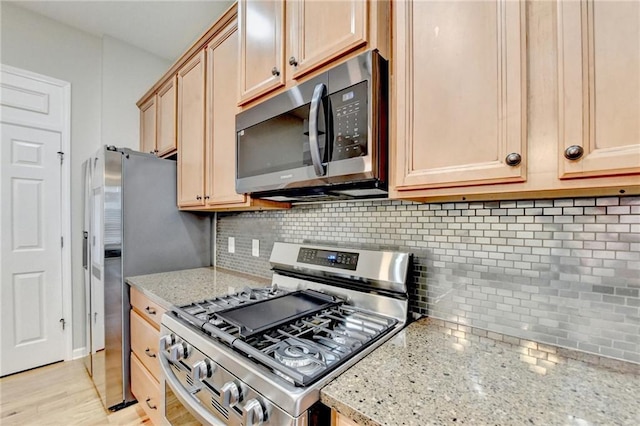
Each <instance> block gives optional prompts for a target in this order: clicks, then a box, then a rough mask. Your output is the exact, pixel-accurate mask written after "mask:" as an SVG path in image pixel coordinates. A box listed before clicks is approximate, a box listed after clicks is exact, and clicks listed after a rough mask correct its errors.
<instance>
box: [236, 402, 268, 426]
mask: <svg viewBox="0 0 640 426" xmlns="http://www.w3.org/2000/svg"><path fill="white" fill-rule="evenodd" d="M242 417H243V420H244V426H260V425H261V424H262V423H264V420H265V413H264V408H263V407H262V404H260V401H258V400H257V399H250V400H249V401H247V403H246V404H245V405H244V408H243V409H242Z"/></svg>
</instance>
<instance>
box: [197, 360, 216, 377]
mask: <svg viewBox="0 0 640 426" xmlns="http://www.w3.org/2000/svg"><path fill="white" fill-rule="evenodd" d="M215 369H216V367H215V365H213V364H211V361H209V360H208V359H205V360H203V361H198V362H196V363H195V364H194V365H193V379H194V380H204V379H208V378H209V377H211V376H212V375H213V372H214V371H215Z"/></svg>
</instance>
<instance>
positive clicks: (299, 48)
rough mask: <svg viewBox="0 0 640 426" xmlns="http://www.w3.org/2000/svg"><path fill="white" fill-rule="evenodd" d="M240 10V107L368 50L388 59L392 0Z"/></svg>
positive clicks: (248, 1)
mask: <svg viewBox="0 0 640 426" xmlns="http://www.w3.org/2000/svg"><path fill="white" fill-rule="evenodd" d="M238 5H239V6H238V13H239V22H240V24H239V31H240V84H239V87H240V95H239V98H240V99H239V104H240V105H242V104H246V103H248V102H250V101H253V100H255V99H257V98H259V97H261V96H263V95H265V94H267V93H273V92H274V90H276V89H279V88H282V87H284V86H286V87H291V86H295V85H296V84H297V80H298V79H301V78H304V77H305V76H307V75H310V74H312V73H314V72H315V71H318V72H319V71H320V70H322V69H326V68H327V67H330V66H333V65H334V64H335V60H341V59H346V57H347V56H349V57H350V56H351V54H354V55H355V54H357V53H360V52H362V51H363V50H366V49H374V48H377V49H379V50H380V52H381V53H382V56H384V57H385V58H389V50H390V47H389V43H390V42H389V40H390V26H389V24H390V23H389V17H390V8H391V6H390V2H389V1H388V0H380V1H369V0H344V1H318V0H295V1H284V0H268V1H265V0H240V1H239V3H238ZM285 17H286V18H285Z"/></svg>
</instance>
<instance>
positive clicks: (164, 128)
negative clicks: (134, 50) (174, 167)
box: [156, 77, 178, 157]
mask: <svg viewBox="0 0 640 426" xmlns="http://www.w3.org/2000/svg"><path fill="white" fill-rule="evenodd" d="M176 81H177V77H173V78H171V79H170V80H169V81H167V82H166V83H165V84H164V85H163V86H162V87H160V89H158V115H157V117H158V126H157V129H158V135H157V142H156V146H157V150H158V156H159V157H163V156H165V155H167V154H170V153H172V152H173V151H175V150H176V148H177V145H176V108H177V105H178V93H177V91H176Z"/></svg>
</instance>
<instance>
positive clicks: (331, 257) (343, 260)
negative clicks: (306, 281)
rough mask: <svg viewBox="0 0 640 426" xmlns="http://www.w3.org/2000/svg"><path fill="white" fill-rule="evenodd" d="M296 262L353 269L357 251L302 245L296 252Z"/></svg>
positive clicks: (355, 264)
mask: <svg viewBox="0 0 640 426" xmlns="http://www.w3.org/2000/svg"><path fill="white" fill-rule="evenodd" d="M298 262H300V263H309V264H311V265H320V266H329V267H332V268H340V269H349V270H351V271H355V270H356V268H357V267H358V253H347V252H344V251H329V250H319V249H313V248H308V247H302V248H300V251H299V252H298Z"/></svg>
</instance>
